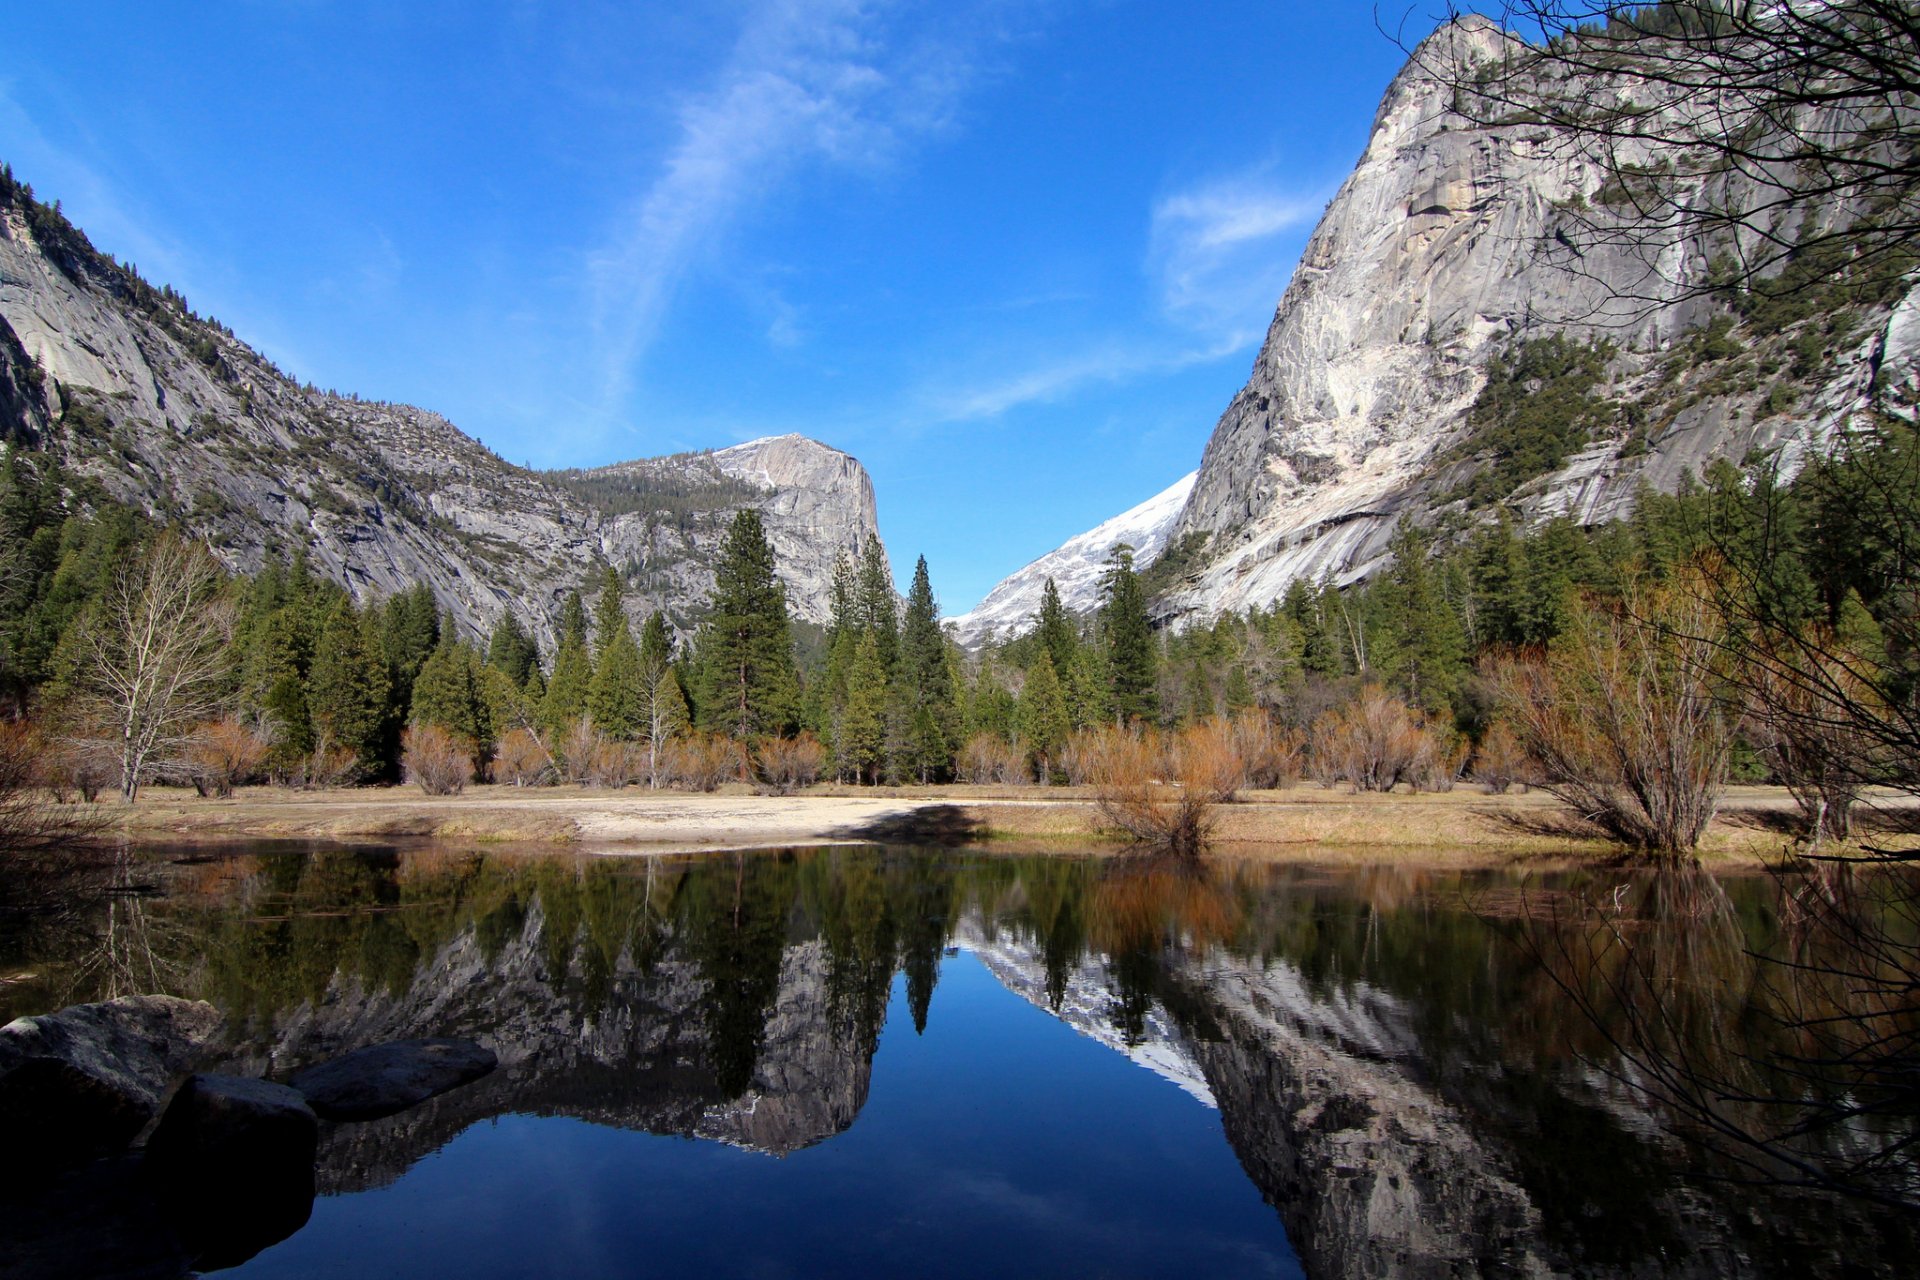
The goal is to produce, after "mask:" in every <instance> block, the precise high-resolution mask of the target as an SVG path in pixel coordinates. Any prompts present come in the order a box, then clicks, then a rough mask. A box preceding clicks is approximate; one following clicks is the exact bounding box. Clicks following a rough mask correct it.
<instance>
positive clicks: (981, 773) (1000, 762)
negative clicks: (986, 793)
mask: <svg viewBox="0 0 1920 1280" xmlns="http://www.w3.org/2000/svg"><path fill="white" fill-rule="evenodd" d="M954 772H955V773H957V774H959V775H960V777H961V778H962V779H963V780H964V781H967V782H971V783H974V784H976V785H978V786H985V785H987V784H989V783H1000V784H1002V785H1008V784H1013V783H1025V782H1032V781H1033V775H1032V773H1030V772H1029V771H1028V769H1027V753H1026V752H1025V751H1023V750H1021V749H1020V748H1019V747H1017V746H1015V745H1014V744H1013V743H1011V742H1008V741H1007V740H1006V739H1005V738H1002V737H1001V736H999V735H998V734H994V733H976V734H974V735H973V736H972V737H971V738H968V739H967V740H966V742H964V743H962V744H961V747H960V751H959V754H958V755H957V756H956V757H955V759H954Z"/></svg>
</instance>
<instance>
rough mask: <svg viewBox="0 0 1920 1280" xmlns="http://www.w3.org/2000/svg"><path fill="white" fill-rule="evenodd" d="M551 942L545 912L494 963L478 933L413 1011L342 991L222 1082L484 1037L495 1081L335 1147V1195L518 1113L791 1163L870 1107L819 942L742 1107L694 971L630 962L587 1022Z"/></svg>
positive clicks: (424, 976)
mask: <svg viewBox="0 0 1920 1280" xmlns="http://www.w3.org/2000/svg"><path fill="white" fill-rule="evenodd" d="M546 928H547V921H546V917H545V914H544V912H543V910H542V909H541V907H540V906H539V905H538V904H537V903H535V904H534V905H533V906H532V907H531V909H530V910H529V911H528V914H527V917H526V919H525V922H524V925H523V927H522V928H521V929H520V931H519V932H518V933H517V934H516V935H515V936H514V937H513V938H512V939H510V940H509V941H507V942H506V943H505V944H504V945H502V946H501V947H500V948H499V949H498V950H497V951H495V952H493V953H491V954H489V953H488V952H487V951H486V950H485V949H484V948H483V947H482V946H481V945H480V943H479V941H478V939H477V938H476V937H475V936H474V935H473V934H472V933H471V932H469V933H466V934H463V935H461V936H459V937H456V938H455V939H453V940H452V941H451V942H450V943H448V944H447V945H446V946H445V947H444V948H443V949H441V950H440V951H439V952H438V953H437V954H436V955H434V956H433V957H431V958H430V959H429V960H427V961H425V962H423V964H422V965H421V967H420V969H419V970H418V971H417V972H416V974H415V977H414V981H413V983H412V984H411V985H410V986H409V987H408V989H407V990H406V992H405V993H404V994H402V995H395V994H393V993H391V992H390V991H388V990H386V989H385V988H384V987H377V988H373V989H366V988H362V987H361V986H360V985H359V984H357V983H352V982H344V983H337V984H336V985H335V987H334V988H333V989H331V990H330V991H329V992H328V993H327V996H326V998H325V999H324V1000H323V1001H322V1002H320V1003H319V1004H317V1005H312V1006H305V1007H302V1008H299V1009H297V1010H294V1011H292V1012H291V1013H290V1014H288V1015H287V1016H285V1017H283V1018H281V1019H279V1020H278V1021H277V1023H276V1025H274V1026H272V1027H267V1028H259V1029H258V1031H259V1034H260V1035H261V1036H262V1037H264V1042H263V1043H262V1044H261V1047H259V1048H250V1049H247V1050H244V1051H242V1052H240V1053H238V1054H235V1055H233V1056H232V1057H231V1058H229V1059H228V1060H227V1061H226V1062H225V1063H224V1065H223V1069H224V1070H231V1071H235V1072H241V1073H255V1074H264V1073H267V1072H269V1071H284V1070H287V1069H289V1068H296V1067H300V1066H301V1064H305V1063H315V1062H319V1061H323V1060H325V1059H327V1058H331V1057H333V1056H335V1055H337V1054H339V1053H340V1052H341V1050H342V1049H343V1048H344V1047H346V1046H349V1045H356V1044H365V1043H367V1042H369V1041H378V1040H389V1039H400V1038H404V1037H418V1036H484V1037H485V1038H486V1040H487V1042H488V1043H489V1044H490V1045H491V1046H493V1048H494V1050H495V1051H496V1052H497V1053H498V1055H499V1064H500V1065H499V1069H498V1070H496V1071H493V1072H491V1073H490V1074H488V1075H486V1076H485V1077H483V1078H481V1079H478V1080H476V1081H474V1082H473V1083H471V1084H468V1085H465V1086H463V1087H461V1088H458V1089H455V1090H453V1091H451V1092H449V1093H446V1094H444V1095H442V1096H440V1097H436V1098H433V1099H431V1100H429V1101H427V1102H425V1103H422V1104H421V1105H419V1106H417V1107H412V1108H410V1109H408V1110H406V1111H402V1112H400V1113H398V1114H395V1115H391V1116H388V1117H385V1118H383V1119H376V1120H369V1121H366V1122H364V1123H358V1124H348V1125H341V1126H339V1127H330V1128H329V1130H328V1131H327V1132H325V1133H323V1134H322V1135H321V1141H320V1154H319V1185H320V1189H321V1190H322V1191H323V1192H325V1193H329V1194H331V1193H335V1192H340V1191H351V1190H359V1189H363V1188H366V1187H369V1186H380V1185H384V1184H385V1183H387V1182H390V1181H392V1180H393V1179H394V1178H397V1177H399V1176H400V1174H401V1173H403V1172H405V1171H406V1169H407V1168H408V1167H410V1166H411V1165H412V1164H413V1162H414V1161H416V1160H418V1159H419V1158H420V1157H421V1156H423V1155H425V1154H427V1153H428V1152H430V1151H433V1150H435V1149H436V1148H438V1147H439V1146H441V1145H442V1144H444V1143H446V1142H448V1141H450V1140H451V1139H452V1138H453V1137H455V1136H456V1135H457V1134H459V1133H460V1132H462V1131H463V1130H465V1129H466V1128H468V1127H469V1126H471V1125H472V1124H474V1123H476V1122H478V1121H480V1120H483V1119H486V1118H488V1117H491V1116H497V1115H502V1114H505V1113H507V1112H525V1113H529V1114H535V1115H566V1116H572V1117H576V1118H578V1119H582V1120H587V1121H590V1122H592V1123H595V1124H604V1125H612V1126H617V1127H620V1128H628V1129H643V1130H646V1131H649V1132H653V1133H661V1134H675V1135H681V1136H687V1137H696V1136H697V1137H701V1138H706V1139H710V1140H713V1141H718V1142H726V1143H729V1144H731V1145H734V1146H739V1147H743V1148H747V1149H750V1150H755V1151H762V1152H766V1153H769V1154H772V1155H786V1154H788V1153H790V1152H792V1151H796V1150H799V1149H800V1148H802V1147H806V1146H810V1145H812V1144H814V1143H817V1142H819V1141H821V1140H822V1139H824V1138H827V1137H830V1136H832V1135H833V1134H836V1133H839V1132H841V1131H842V1130H844V1129H846V1128H847V1127H848V1126H849V1125H851V1124H852V1123H853V1121H854V1118H855V1117H856V1116H857V1115H858V1114H859V1112H860V1108H861V1107H862V1106H863V1105H865V1102H866V1096H867V1084H868V1081H869V1078H870V1075H871V1070H872V1064H871V1062H870V1061H869V1059H868V1058H867V1056H866V1054H865V1053H864V1052H863V1050H862V1049H861V1047H860V1046H859V1044H858V1043H856V1041H855V1040H854V1039H853V1038H852V1037H851V1036H850V1034H849V1032H848V1030H847V1029H846V1028H845V1027H844V1026H843V1025H842V1021H841V1019H839V1018H836V1017H835V1016H834V1014H833V1012H832V1004H831V999H830V996H829V991H828V968H829V961H828V955H827V950H826V947H825V944H824V943H822V942H820V941H819V940H818V939H812V940H808V941H804V942H796V943H793V944H791V945H789V946H788V947H787V948H786V949H785V951H784V953H783V955H782V958H781V965H780V977H779V983H778V986H777V989H776V992H775V995H774V1001H773V1008H772V1011H771V1013H770V1014H769V1015H768V1016H767V1019H766V1022H765V1025H764V1029H763V1032H762V1035H761V1037H760V1040H759V1044H758V1050H757V1053H756V1055H755V1060H754V1068H753V1072H752V1078H751V1080H750V1081H748V1082H747V1086H746V1088H745V1089H744V1091H732V1092H730V1091H728V1090H727V1089H726V1088H723V1087H722V1085H721V1083H720V1079H719V1076H718V1073H717V1070H716V1067H715V1065H714V1063H713V1061H712V1053H711V1046H712V1042H713V1037H714V1035H715V1031H714V1027H713V1024H712V1019H713V1016H714V1010H713V1008H712V1001H711V994H712V993H711V990H710V987H709V984H708V983H707V982H706V980H704V979H703V978H702V977H701V976H700V973H699V970H698V969H697V967H696V966H695V965H693V964H691V963H689V962H687V961H686V960H683V959H679V958H675V957H671V956H669V957H668V958H667V959H664V960H660V961H658V962H656V963H655V964H653V965H652V966H650V967H643V966H641V965H640V964H639V963H638V962H634V961H630V960H628V959H624V958H623V959H622V961H621V962H620V963H619V964H618V965H617V966H616V967H615V968H614V970H613V971H612V972H611V973H610V974H608V975H607V976H606V988H605V996H604V999H603V1001H602V1002H600V1003H598V1004H597V1005H596V1006H595V1007H593V1008H592V1009H582V1008H581V1007H580V1005H579V1003H578V1000H577V989H570V984H572V983H577V982H578V979H579V975H578V973H577V972H576V973H574V974H572V975H571V978H570V976H569V974H568V973H566V972H555V971H554V970H553V968H552V967H551V961H550V952H549V949H548V948H547V947H546V946H545V945H544V943H543V934H544V931H545V930H546ZM294 1078H295V1079H300V1078H301V1076H300V1075H298V1074H296V1076H295V1077H294Z"/></svg>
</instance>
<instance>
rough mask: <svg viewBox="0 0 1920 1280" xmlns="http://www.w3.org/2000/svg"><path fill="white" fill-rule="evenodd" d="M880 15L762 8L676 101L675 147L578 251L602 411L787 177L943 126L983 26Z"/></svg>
mask: <svg viewBox="0 0 1920 1280" xmlns="http://www.w3.org/2000/svg"><path fill="white" fill-rule="evenodd" d="M968 7H969V8H980V9H981V10H982V15H984V14H985V13H986V12H987V11H989V10H990V9H991V5H990V4H989V5H984V6H983V5H975V6H968ZM891 8H892V6H891V5H890V4H888V3H886V2H885V0H761V2H760V3H758V4H757V5H755V6H754V7H753V9H752V10H751V11H750V13H749V15H748V17H747V19H746V21H745V23H744V25H743V27H742V29H741V32H740V35H739V37H738V39H737V40H736V42H735V43H734V45H733V47H732V49H731V51H730V53H729V55H728V57H727V59H726V61H725V63H724V65H723V66H722V67H721V68H720V69H719V71H718V72H717V73H716V74H715V75H714V76H713V77H712V79H711V81H710V83H709V84H707V85H706V86H705V87H704V88H703V89H702V90H700V91H699V92H697V93H694V94H692V95H690V96H689V97H687V98H686V99H685V100H684V102H682V104H681V105H680V107H679V110H678V113H677V127H678V134H677V139H676V141H675V143H674V145H673V146H672V148H671V150H670V151H669V153H668V154H667V156H666V158H665V159H664V161H663V162H662V163H661V165H660V166H659V169H658V171H657V174H656V176H655V177H654V179H653V180H652V181H651V183H650V184H649V185H648V186H647V187H646V189H645V190H644V191H643V192H641V193H640V194H639V195H638V196H637V197H636V198H635V199H634V200H633V201H632V203H631V204H630V206H629V208H628V210H627V212H626V214H625V215H624V216H623V218H622V220H621V225H620V226H619V228H618V230H617V231H616V232H615V233H614V234H613V235H612V236H611V237H610V238H609V240H608V242H607V243H606V244H605V245H604V246H603V247H602V248H601V249H600V250H599V251H597V252H595V253H593V254H592V255H590V257H589V261H588V289H589V295H590V308H589V311H590V316H591V320H592V341H593V344H594V352H593V355H594V359H595V361H596V363H597V366H598V370H599V378H600V397H599V398H600V403H601V407H602V410H603V412H605V413H612V412H613V411H614V410H615V409H616V408H617V406H618V405H619V403H620V401H621V399H622V397H624V395H625V394H626V393H627V392H628V391H629V390H630V389H631V387H632V385H633V380H634V378H635V370H636V366H637V365H638V363H639V362H640V361H641V360H642V358H643V357H644V355H645V353H646V350H647V348H648V347H649V346H650V345H651V344H652V342H653V340H654V339H655V337H656V336H657V335H658V333H659V330H660V327H661V325H662V323H663V321H664V320H665V317H666V315H667V313H668V310H669V308H670V307H671V306H672V304H673V300H674V295H675V292H676V290H677V289H678V288H679V286H680V285H681V284H682V282H683V281H684V280H685V279H686V277H687V275H688V274H689V273H690V272H692V271H693V270H695V269H697V268H698V267H699V266H700V265H701V264H702V262H703V261H705V260H707V259H708V258H709V257H710V255H712V254H713V253H714V252H715V251H716V249H717V248H718V247H719V246H720V244H721V242H722V241H723V240H724V238H725V236H726V234H727V232H728V231H729V229H730V228H731V227H733V226H734V225H735V224H736V223H737V222H738V221H739V220H740V219H741V217H742V216H743V215H744V214H745V213H746V212H747V211H748V210H749V209H750V208H752V207H753V206H754V205H755V204H756V203H757V202H758V201H761V200H763V199H765V198H767V197H768V196H769V195H771V194H772V193H773V191H774V190H775V189H776V188H777V187H778V186H779V184H780V183H781V182H782V181H783V180H787V179H789V178H790V177H791V176H792V175H793V173H794V172H795V170H796V169H798V168H800V167H801V166H804V165H807V164H825V165H830V166H836V167H842V168H853V169H861V168H877V167H881V166H884V165H886V164H887V163H889V162H890V161H891V160H893V159H894V158H895V157H896V156H897V155H898V154H899V153H900V151H901V149H902V148H903V146H904V145H905V144H906V143H907V142H909V141H910V140H911V139H913V138H915V137H917V136H921V135H925V134H927V133H929V132H931V131H934V130H938V129H940V128H942V127H943V126H945V125H946V124H948V123H949V122H950V120H951V119H952V117H953V113H954V110H955V108H956V106H957V104H958V103H959V101H960V99H961V97H962V95H963V94H964V93H965V91H966V89H967V87H968V85H969V84H970V83H971V81H972V79H973V77H974V73H975V66H976V63H975V59H974V57H973V54H974V52H975V49H976V47H977V45H978V43H979V39H980V37H981V35H982V34H983V33H984V32H985V31H987V30H990V29H991V24H990V23H989V22H984V21H982V22H966V21H949V22H946V23H942V24H933V25H932V26H929V24H927V23H925V22H924V21H923V22H919V23H915V24H904V23H902V24H895V23H892V22H891V21H890V17H891V12H890V11H891ZM795 334H796V330H795V328H794V326H793V324H792V322H791V318H790V317H789V318H787V319H785V320H783V319H781V318H779V317H776V319H775V323H774V324H773V325H772V326H770V328H769V331H768V336H769V340H770V341H772V342H774V343H775V344H779V343H782V342H786V341H789V340H791V339H792V338H793V337H794V336H795Z"/></svg>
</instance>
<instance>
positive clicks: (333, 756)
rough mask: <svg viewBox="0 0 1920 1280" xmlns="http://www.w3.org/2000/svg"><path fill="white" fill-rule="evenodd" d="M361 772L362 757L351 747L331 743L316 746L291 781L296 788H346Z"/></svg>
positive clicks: (301, 763) (321, 743)
mask: <svg viewBox="0 0 1920 1280" xmlns="http://www.w3.org/2000/svg"><path fill="white" fill-rule="evenodd" d="M359 771H360V756H359V753H358V752H356V751H354V750H353V749H352V748H351V747H337V746H335V745H333V744H332V743H330V742H320V743H317V744H315V746H314V748H313V750H312V751H310V752H308V753H307V758H306V759H305V760H303V761H301V762H300V767H299V769H298V771H297V772H296V773H295V775H294V777H293V778H292V779H291V781H292V782H293V785H294V786H297V787H312V788H315V789H316V790H325V789H327V788H328V787H344V786H346V785H347V784H348V783H349V782H352V781H353V780H354V778H355V777H356V776H357V775H358V774H359Z"/></svg>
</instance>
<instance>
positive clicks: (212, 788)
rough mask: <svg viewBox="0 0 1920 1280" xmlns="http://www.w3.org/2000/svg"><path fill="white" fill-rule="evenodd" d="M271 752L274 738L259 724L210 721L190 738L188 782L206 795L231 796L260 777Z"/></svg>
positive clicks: (188, 744) (188, 746)
mask: <svg viewBox="0 0 1920 1280" xmlns="http://www.w3.org/2000/svg"><path fill="white" fill-rule="evenodd" d="M272 750H273V739H272V738H271V737H270V736H268V734H267V733H266V732H265V731H264V730H263V729H262V728H261V727H260V726H258V725H245V724H241V723H240V722H239V721H238V720H233V719H220V720H209V721H207V722H206V723H205V724H203V725H201V726H200V727H199V728H198V729H196V730H194V731H193V734H192V736H191V737H189V738H188V739H187V744H186V752H185V754H186V762H185V764H186V775H187V780H188V781H190V782H192V783H193V789H194V790H195V791H197V792H199V793H200V794H201V795H203V796H230V795H232V794H233V789H234V787H236V786H238V785H240V784H241V783H244V782H250V781H252V780H253V779H254V778H255V777H257V776H258V775H259V773H260V770H261V768H262V767H263V766H264V765H265V764H266V762H267V756H268V754H269V753H271V752H272Z"/></svg>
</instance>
